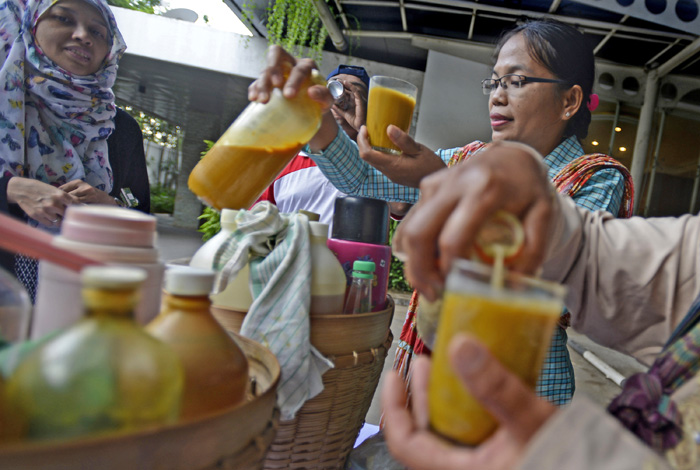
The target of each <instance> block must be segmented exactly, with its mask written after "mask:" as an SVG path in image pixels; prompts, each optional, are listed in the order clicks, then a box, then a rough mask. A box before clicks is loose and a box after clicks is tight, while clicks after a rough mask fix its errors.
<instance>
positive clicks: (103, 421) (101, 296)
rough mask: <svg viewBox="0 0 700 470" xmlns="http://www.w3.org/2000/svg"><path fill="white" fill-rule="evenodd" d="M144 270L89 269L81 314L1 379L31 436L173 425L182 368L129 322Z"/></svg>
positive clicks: (64, 436) (9, 401) (56, 436)
mask: <svg viewBox="0 0 700 470" xmlns="http://www.w3.org/2000/svg"><path fill="white" fill-rule="evenodd" d="M146 276H147V274H146V272H145V271H144V270H142V269H139V268H134V267H124V266H89V267H87V268H85V269H83V271H82V273H81V277H82V282H83V289H82V295H81V297H82V300H83V302H84V304H85V308H84V311H85V316H84V317H83V318H82V319H81V320H80V321H79V322H77V323H76V324H75V325H73V326H71V327H70V328H67V329H66V330H65V331H62V332H60V333H58V334H57V335H56V336H54V337H52V338H51V339H49V340H47V342H46V343H44V344H43V345H41V346H40V347H39V348H38V349H36V350H34V351H32V352H31V353H30V354H29V355H28V356H27V357H26V358H25V359H24V360H23V361H22V362H21V363H20V364H19V366H18V367H17V369H15V371H14V372H13V373H12V375H11V376H10V379H9V380H8V382H7V388H6V398H7V404H8V408H9V409H11V410H12V417H13V420H16V422H18V423H20V426H19V427H20V428H23V429H24V430H25V431H26V432H27V434H28V435H29V437H30V438H32V439H67V438H75V437H80V436H85V435H94V434H101V433H105V432H111V431H134V430H137V429H139V428H142V427H148V426H157V425H162V424H168V423H174V422H175V421H176V420H177V419H178V417H179V413H180V401H181V399H182V386H183V371H182V366H181V364H180V361H179V359H178V358H177V357H176V356H175V355H173V353H172V350H171V349H170V348H169V347H168V346H166V345H165V344H163V343H162V342H160V341H158V340H157V339H155V338H153V337H152V336H150V335H148V334H147V333H146V332H145V331H143V329H142V328H141V327H140V326H138V325H137V324H136V323H135V322H134V318H133V311H134V307H135V305H136V302H137V300H138V297H139V295H138V291H139V289H140V287H141V285H142V283H143V281H144V280H145V279H146Z"/></svg>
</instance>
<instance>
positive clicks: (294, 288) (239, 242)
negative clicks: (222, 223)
mask: <svg viewBox="0 0 700 470" xmlns="http://www.w3.org/2000/svg"><path fill="white" fill-rule="evenodd" d="M236 222H237V224H238V228H237V229H236V230H235V231H234V232H233V233H232V234H231V235H230V237H229V238H228V240H226V242H225V243H223V244H222V245H221V247H220V248H219V250H218V252H217V253H216V255H215V257H214V268H215V269H216V270H217V271H218V272H219V275H218V276H217V280H216V284H215V285H214V291H215V292H220V291H222V290H223V289H224V288H225V287H226V285H227V284H228V282H229V279H233V278H234V277H235V276H236V274H237V273H238V272H239V271H240V270H241V269H242V268H243V267H244V266H245V265H246V263H248V262H249V258H250V288H251V293H252V295H253V299H254V300H253V303H252V305H251V306H250V309H249V310H248V313H247V314H246V316H245V319H244V320H243V325H242V326H241V335H242V336H245V337H248V338H250V339H252V340H255V341H257V342H259V343H261V344H263V345H264V346H266V347H267V348H268V349H270V350H271V351H272V352H273V353H274V354H275V356H277V358H278V360H279V362H280V365H281V368H282V374H281V379H280V385H279V387H278V398H277V403H278V405H279V407H280V412H281V415H282V419H283V420H289V419H293V418H294V415H295V414H296V412H297V411H298V410H299V408H301V406H302V405H303V404H304V402H306V401H307V400H309V399H311V398H313V397H315V396H316V395H318V394H319V393H321V392H322V391H323V381H322V378H321V376H322V375H323V373H324V372H326V371H327V370H328V369H330V368H332V367H333V363H332V362H331V361H330V360H328V359H326V358H325V357H324V356H323V355H322V354H321V353H320V352H319V351H318V350H317V349H316V348H315V347H314V346H313V345H312V344H311V341H310V338H311V334H310V328H311V327H310V321H309V305H310V302H311V248H310V237H309V223H308V218H307V217H306V216H305V215H303V214H296V213H294V214H282V213H280V212H279V210H278V209H277V207H276V206H274V205H273V204H270V203H269V202H267V201H263V202H260V203H258V204H256V205H255V206H254V207H253V208H252V209H250V210H248V211H246V210H241V211H239V213H238V215H237V216H236Z"/></svg>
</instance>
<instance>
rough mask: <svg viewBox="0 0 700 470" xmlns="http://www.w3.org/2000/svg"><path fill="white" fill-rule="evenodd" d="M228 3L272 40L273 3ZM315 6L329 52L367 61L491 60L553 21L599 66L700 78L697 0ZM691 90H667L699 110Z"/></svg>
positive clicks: (404, 0)
mask: <svg viewBox="0 0 700 470" xmlns="http://www.w3.org/2000/svg"><path fill="white" fill-rule="evenodd" d="M225 1H226V3H228V4H229V6H230V7H231V8H232V9H233V10H234V11H238V12H241V11H242V9H243V8H244V7H243V3H247V4H248V5H251V4H252V5H254V7H253V10H252V11H253V13H254V15H253V21H252V24H249V27H250V29H251V30H252V31H253V33H254V34H255V35H259V36H266V35H267V31H266V29H265V26H264V23H265V20H266V15H267V12H266V10H265V7H266V6H267V1H266V0H254V1H253V2H251V1H248V0H225ZM256 1H257V3H255V2H256ZM313 1H314V2H315V3H316V5H317V8H318V9H319V11H320V12H321V17H322V18H324V17H325V18H326V19H325V20H324V24H325V25H326V27H327V29H328V30H329V33H330V37H329V39H328V41H327V44H326V46H325V48H326V49H327V50H332V51H335V52H345V53H350V54H351V55H353V56H356V57H360V58H363V59H368V60H375V61H379V62H384V63H390V64H393V65H400V66H403V67H410V68H414V69H418V70H424V69H425V66H426V61H427V55H428V50H430V49H432V50H438V51H441V52H446V53H450V54H453V55H457V56H461V57H464V58H468V59H471V60H476V61H479V62H483V63H489V62H490V61H491V54H492V52H493V45H494V44H495V42H496V41H497V40H498V38H499V37H500V35H501V34H502V32H503V31H504V30H507V29H510V28H511V27H513V26H514V25H515V24H517V23H518V22H521V21H523V20H525V19H528V18H538V17H543V16H547V17H552V18H556V19H558V20H560V21H563V22H566V23H569V24H572V25H574V26H576V27H578V28H579V29H580V30H581V31H582V32H583V33H584V35H585V38H586V40H587V41H589V42H590V44H591V47H592V48H593V50H594V52H595V56H596V59H597V61H598V63H599V64H609V65H610V66H612V67H613V68H614V67H625V68H630V67H631V68H632V71H636V72H637V75H639V74H643V73H644V72H646V71H649V70H653V69H657V68H659V67H664V66H665V68H664V69H663V72H664V75H669V74H673V75H674V76H675V77H677V78H679V79H680V78H682V77H686V78H691V79H693V78H694V79H699V80H700V39H699V36H700V7H699V4H698V1H697V0H577V1H572V0H483V1H478V2H475V1H469V0H329V2H328V3H326V2H324V1H323V0H313ZM611 75H612V76H607V75H606V76H605V77H603V81H605V80H608V85H610V82H609V81H610V79H611V78H612V79H615V78H618V77H616V76H615V75H616V74H615V73H611ZM619 78H620V80H624V78H626V77H622V76H620V77H619ZM613 81H614V80H613ZM633 82H634V80H632V81H629V82H628V85H629V90H631V91H634V89H635V88H636V91H638V92H641V88H642V85H640V84H639V83H637V84H635V83H633ZM681 82H682V80H681ZM601 84H602V85H603V86H605V83H601ZM619 85H620V86H622V84H621V83H620V84H619ZM686 85H687V86H685V85H684V84H683V83H675V84H674V87H675V90H673V89H670V88H669V87H666V89H664V90H662V92H665V93H666V94H667V96H672V95H673V94H674V93H675V94H676V95H678V94H679V93H681V94H682V95H683V96H684V95H685V94H687V93H688V92H690V91H693V90H695V88H696V87H697V88H698V90H697V92H696V93H694V94H692V95H691V96H688V97H685V99H686V100H687V101H689V102H690V103H692V104H697V105H698V106H700V82H697V83H691V84H686Z"/></svg>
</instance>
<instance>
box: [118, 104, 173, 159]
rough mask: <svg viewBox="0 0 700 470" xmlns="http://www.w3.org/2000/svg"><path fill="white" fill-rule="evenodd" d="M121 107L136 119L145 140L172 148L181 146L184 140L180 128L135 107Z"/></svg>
mask: <svg viewBox="0 0 700 470" xmlns="http://www.w3.org/2000/svg"><path fill="white" fill-rule="evenodd" d="M118 104H119V103H118ZM120 107H122V108H124V111H126V112H127V113H129V114H130V115H131V117H133V118H134V119H136V122H138V123H139V127H140V128H141V132H142V133H143V138H144V139H146V140H150V141H151V142H153V143H156V144H159V145H163V146H166V147H170V148H176V147H178V146H179V145H180V139H181V138H182V130H181V129H180V126H177V125H175V124H171V123H169V122H168V121H165V120H164V119H160V118H157V117H155V116H151V115H150V114H146V113H144V112H143V111H141V110H138V109H136V108H134V107H133V106H129V105H121V104H120Z"/></svg>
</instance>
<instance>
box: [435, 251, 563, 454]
mask: <svg viewBox="0 0 700 470" xmlns="http://www.w3.org/2000/svg"><path fill="white" fill-rule="evenodd" d="M492 273H493V270H492V269H491V268H489V267H487V266H485V265H480V264H478V263H473V262H469V261H466V260H458V261H457V262H456V263H455V266H454V267H453V269H452V272H451V273H450V275H449V277H448V280H447V286H446V292H445V295H444V299H443V305H442V312H441V315H440V322H439V326H438V332H437V339H436V342H435V349H434V351H433V361H432V362H433V365H432V371H431V376H430V385H429V408H430V424H431V427H432V428H433V430H434V431H436V432H437V433H438V434H440V435H442V436H444V437H446V438H448V439H450V440H452V441H456V442H459V443H462V444H467V445H477V444H479V443H481V442H482V441H484V440H485V439H486V438H488V437H489V436H490V435H491V434H492V433H493V432H494V431H495V430H496V428H497V427H498V423H497V421H496V420H495V419H494V418H493V417H492V416H491V415H490V414H489V412H488V411H486V410H485V409H484V407H483V406H482V405H481V404H480V403H479V402H478V401H477V400H476V399H474V397H472V395H471V394H470V393H469V391H468V390H467V388H466V386H465V385H464V384H463V383H462V382H461V380H460V379H459V377H458V376H457V375H456V373H455V372H454V370H453V369H452V366H451V365H450V362H449V359H448V357H447V356H448V353H447V350H448V346H449V343H450V340H451V339H452V337H453V336H454V335H455V334H456V333H459V332H462V333H468V334H470V335H472V336H474V337H476V338H477V339H478V340H479V341H481V342H482V343H483V344H484V345H485V346H486V347H487V348H488V349H489V351H491V353H492V354H493V355H494V356H495V357H496V358H497V359H498V360H499V361H500V362H501V363H502V364H503V365H504V366H505V367H506V368H508V369H510V370H511V371H512V372H514V373H515V374H516V375H518V376H519V377H520V378H521V379H522V381H523V382H524V383H525V384H526V385H528V386H529V387H532V388H533V389H534V387H535V384H536V382H537V378H538V376H539V371H540V368H541V365H542V361H543V360H544V356H545V354H546V352H547V349H548V347H549V344H550V341H551V338H552V333H553V331H554V326H555V324H556V322H557V319H558V318H559V315H560V313H561V309H562V298H563V288H561V287H560V286H558V285H556V284H551V283H546V282H544V281H538V280H534V279H531V278H526V277H524V276H516V275H511V274H506V275H505V279H503V280H502V281H499V282H492V280H491V276H492ZM501 275H503V274H501Z"/></svg>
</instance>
